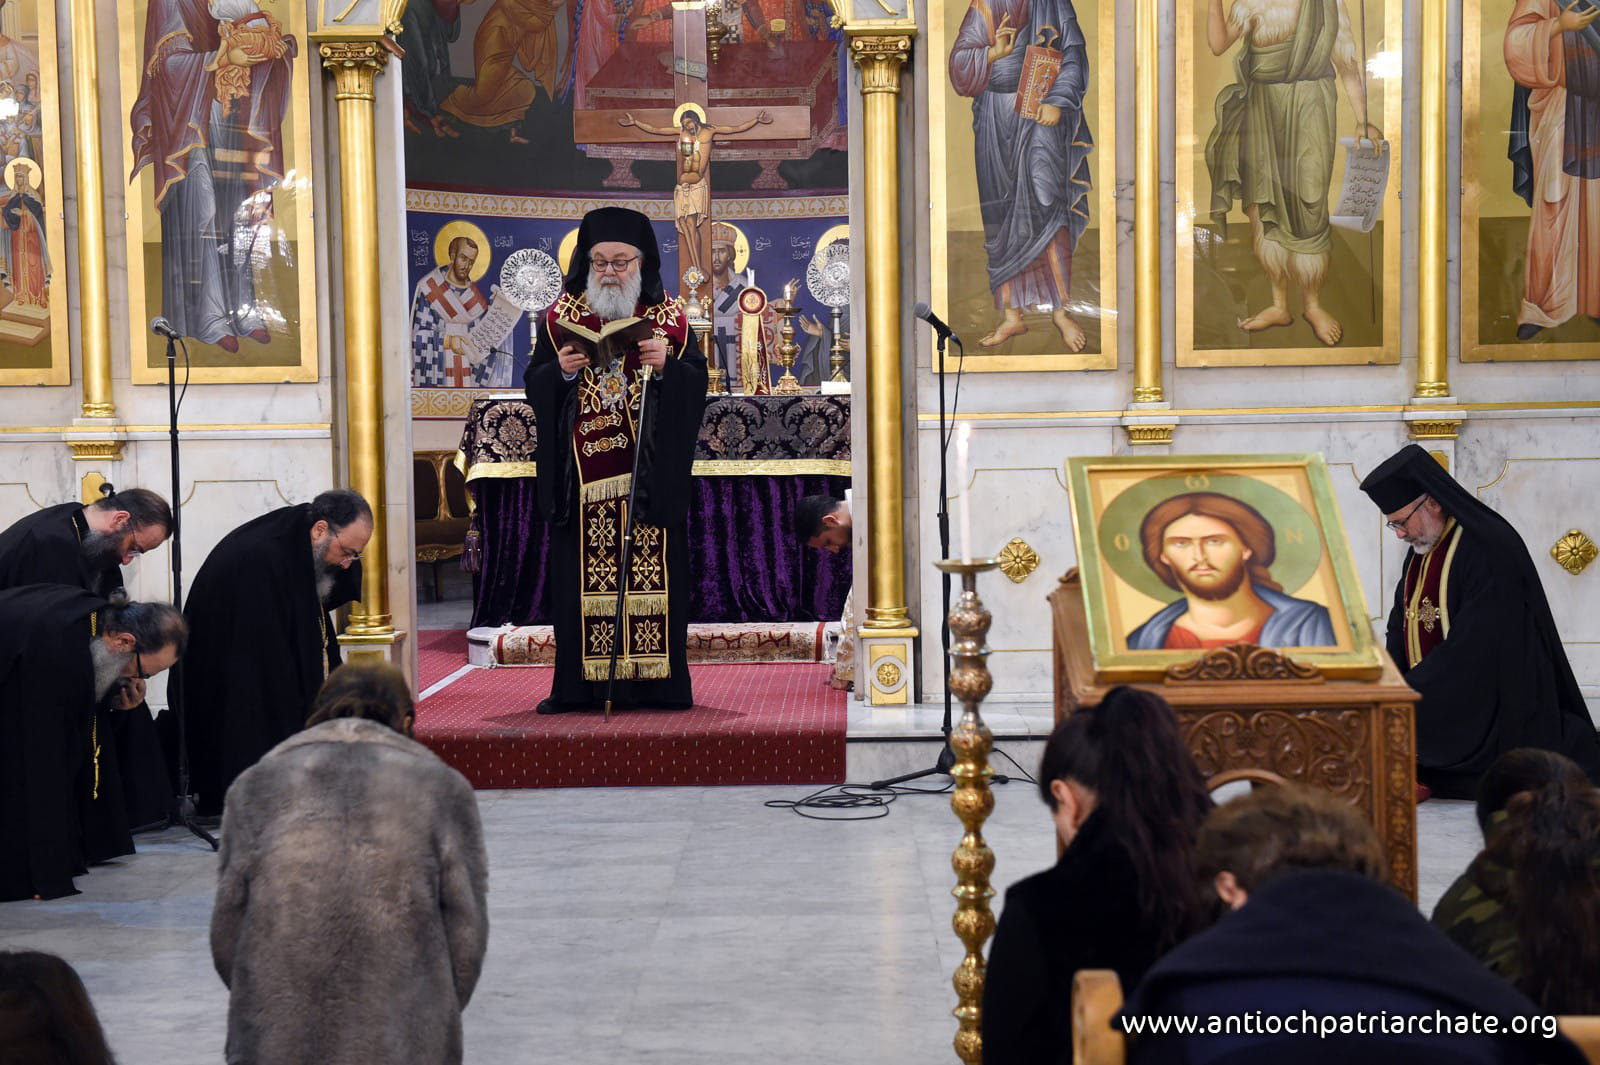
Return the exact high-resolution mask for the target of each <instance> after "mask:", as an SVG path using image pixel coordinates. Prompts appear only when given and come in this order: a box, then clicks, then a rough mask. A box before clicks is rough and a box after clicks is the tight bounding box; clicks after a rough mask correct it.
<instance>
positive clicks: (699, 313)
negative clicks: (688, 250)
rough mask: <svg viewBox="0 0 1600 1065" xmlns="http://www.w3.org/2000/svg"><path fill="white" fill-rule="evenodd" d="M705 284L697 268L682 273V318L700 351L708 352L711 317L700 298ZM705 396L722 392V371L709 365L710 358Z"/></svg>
mask: <svg viewBox="0 0 1600 1065" xmlns="http://www.w3.org/2000/svg"><path fill="white" fill-rule="evenodd" d="M705 283H706V275H705V271H704V270H701V269H700V268H699V267H698V266H691V267H689V269H687V270H685V271H684V272H683V288H684V291H685V292H686V293H687V295H686V296H685V297H684V301H683V313H684V317H686V318H688V319H689V328H690V329H692V330H694V335H695V338H696V339H697V340H699V341H700V351H701V352H702V353H706V352H709V351H710V350H711V349H710V348H709V347H707V344H708V343H709V340H710V337H711V327H712V324H713V323H712V321H711V315H710V314H709V313H708V311H707V307H708V302H709V301H707V300H705V299H702V298H701V292H700V290H701V288H702V287H703V286H704V285H705ZM706 362H707V364H708V365H707V369H706V394H707V395H710V394H711V393H713V392H721V391H722V371H721V370H720V369H718V368H717V367H716V366H712V365H710V363H711V358H710V356H709V355H707V357H706Z"/></svg>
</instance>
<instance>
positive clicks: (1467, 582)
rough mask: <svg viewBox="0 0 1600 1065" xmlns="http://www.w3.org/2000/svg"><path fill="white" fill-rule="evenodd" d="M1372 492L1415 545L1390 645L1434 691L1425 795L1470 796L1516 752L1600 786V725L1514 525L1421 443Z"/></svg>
mask: <svg viewBox="0 0 1600 1065" xmlns="http://www.w3.org/2000/svg"><path fill="white" fill-rule="evenodd" d="M1361 490H1362V491H1363V492H1365V493H1367V495H1368V496H1369V497H1370V498H1371V499H1372V501H1373V502H1374V503H1376V504H1377V506H1378V509H1379V510H1381V511H1383V516H1384V518H1385V524H1386V525H1387V526H1388V527H1389V528H1390V529H1392V530H1393V531H1394V534H1395V535H1396V536H1398V537H1399V538H1400V539H1401V540H1403V541H1404V542H1405V543H1407V544H1409V545H1410V547H1411V551H1410V553H1409V554H1408V555H1406V564H1405V568H1404V570H1403V571H1402V572H1401V575H1400V580H1399V582H1398V583H1397V584H1396V585H1395V590H1394V607H1393V608H1392V609H1391V610H1390V611H1389V629H1388V647H1389V654H1390V656H1392V657H1393V658H1394V662H1395V665H1397V666H1399V667H1400V671H1401V673H1403V674H1404V675H1405V679H1406V683H1407V684H1409V685H1411V687H1413V688H1415V689H1416V690H1417V691H1419V692H1421V693H1422V699H1421V700H1420V701H1419V702H1418V703H1417V763H1418V769H1417V779H1418V780H1419V781H1420V782H1421V785H1422V786H1423V788H1426V789H1431V792H1432V793H1433V794H1436V795H1438V796H1439V797H1441V798H1450V799H1470V798H1472V797H1473V795H1474V794H1475V792H1476V790H1477V785H1478V779H1479V778H1480V777H1481V776H1482V775H1483V773H1484V771H1485V770H1487V769H1488V768H1489V766H1490V764H1491V763H1493V762H1494V760H1495V759H1496V758H1498V757H1499V756H1500V755H1502V754H1504V753H1505V752H1506V751H1509V750H1511V749H1512V748H1515V747H1538V748H1542V749H1543V750H1547V751H1557V752H1559V753H1561V754H1564V755H1566V756H1567V757H1568V758H1571V759H1572V760H1573V761H1574V762H1577V763H1578V765H1579V766H1581V767H1582V768H1583V770H1584V771H1585V772H1586V773H1588V774H1589V778H1590V779H1591V780H1596V781H1600V742H1596V739H1595V729H1594V722H1593V720H1592V719H1591V718H1590V716H1589V710H1588V708H1587V707H1586V706H1585V705H1584V701H1583V695H1582V693H1581V692H1579V690H1578V681H1577V679H1576V678H1575V677H1574V676H1573V675H1572V666H1571V665H1570V664H1568V662H1567V655H1566V652H1565V651H1564V650H1563V649H1562V647H1561V634H1560V633H1558V632H1557V631H1556V622H1555V618H1554V617H1553V616H1552V615H1551V613H1550V604H1549V602H1548V601H1547V600H1546V599H1545V595H1544V586H1543V585H1542V584H1540V583H1539V573H1538V571H1537V570H1536V569H1534V566H1533V558H1532V557H1531V556H1530V555H1529V554H1528V548H1527V547H1526V546H1525V545H1524V544H1523V542H1522V537H1520V536H1518V535H1517V531H1516V530H1515V529H1514V528H1512V527H1511V523H1510V522H1508V521H1506V520H1505V519H1504V518H1502V517H1501V516H1500V515H1499V514H1496V513H1495V512H1494V511H1493V510H1492V509H1490V508H1489V507H1488V506H1486V505H1485V504H1483V503H1481V502H1479V501H1478V500H1477V498H1475V497H1474V496H1473V495H1472V493H1471V492H1468V491H1467V490H1466V489H1465V488H1462V487H1461V485H1459V484H1457V483H1456V480H1455V478H1453V477H1451V476H1450V474H1449V473H1447V472H1446V471H1445V469H1444V467H1442V466H1440V465H1439V463H1438V462H1436V461H1434V459H1433V457H1432V456H1431V455H1429V454H1428V453H1427V452H1426V451H1424V450H1423V449H1422V448H1420V447H1418V446H1417V445H1416V444H1408V445H1406V446H1405V447H1404V448H1402V449H1401V450H1400V451H1399V452H1397V453H1396V454H1394V455H1392V456H1390V457H1389V458H1388V459H1386V460H1384V462H1383V464H1382V465H1380V466H1379V467H1378V468H1377V469H1375V470H1373V471H1372V473H1370V474H1369V475H1368V476H1367V479H1366V480H1364V481H1362V482H1361ZM1418 794H1419V797H1422V798H1425V797H1426V795H1425V794H1423V793H1422V791H1421V790H1419V793H1418Z"/></svg>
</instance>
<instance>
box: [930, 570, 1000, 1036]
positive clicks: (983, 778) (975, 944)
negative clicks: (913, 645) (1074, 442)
mask: <svg viewBox="0 0 1600 1065" xmlns="http://www.w3.org/2000/svg"><path fill="white" fill-rule="evenodd" d="M999 564H1000V563H999V560H998V559H993V558H975V559H972V560H970V561H966V562H963V561H961V560H959V559H949V558H947V559H944V560H943V561H940V562H935V563H934V565H935V566H938V567H939V568H940V569H941V570H943V571H944V572H946V573H958V574H960V575H961V595H960V597H959V598H957V599H956V603H955V606H954V607H952V608H951V609H950V618H949V621H950V633H951V635H952V636H954V637H955V642H954V643H952V644H951V645H950V660H951V667H950V678H949V684H950V691H951V693H952V694H954V695H955V697H956V698H957V699H960V700H961V707H962V709H961V720H960V722H959V723H957V725H956V727H955V728H954V729H953V730H952V731H951V733H950V749H951V751H953V752H954V754H955V757H956V764H955V765H954V766H952V767H951V769H950V776H951V777H953V778H954V779H955V782H956V788H955V791H953V792H951V794H950V809H952V810H954V811H955V813H956V817H958V818H960V819H961V823H962V825H963V826H965V827H966V832H965V834H963V835H962V837H961V845H960V846H958V847H957V848H956V849H955V853H954V854H952V855H951V856H950V865H951V867H952V868H953V869H954V870H955V873H956V886H955V890H953V891H952V892H951V894H952V895H954V896H955V897H956V913H955V917H954V918H953V919H952V920H951V922H950V924H951V927H952V928H954V929H955V932H956V935H957V936H959V937H960V938H961V942H962V943H964V944H965V945H966V948H967V956H966V957H964V958H962V959H961V964H960V965H958V966H956V971H955V975H954V976H953V977H952V978H951V983H952V984H954V985H955V989H956V999H957V1001H958V1005H957V1006H956V1008H955V1010H954V1011H953V1012H954V1013H955V1017H956V1020H957V1021H958V1022H959V1026H958V1027H957V1029H956V1037H955V1043H954V1045H955V1051H956V1056H957V1057H959V1058H960V1059H961V1060H962V1061H964V1062H966V1065H981V1062H982V1061H983V1029H982V1025H981V1021H982V1011H983V980H984V962H983V945H984V943H986V942H988V940H989V937H990V936H992V935H994V911H993V910H991V909H990V908H989V900H990V899H992V898H993V897H994V888H992V887H990V886H989V876H990V874H992V873H993V872H994V852H993V851H991V850H990V849H989V845H988V844H987V843H985V842H984V841H983V823H984V822H985V821H987V820H988V819H989V815H990V814H991V813H993V812H994V793H993V792H992V791H990V790H989V778H990V777H991V776H992V775H993V773H992V771H991V770H990V769H989V748H990V747H991V746H992V745H993V743H994V736H993V734H991V733H990V732H989V726H988V725H985V724H984V723H983V717H982V716H981V715H980V714H979V713H978V704H979V703H981V702H983V697H984V696H986V695H988V694H989V689H990V687H991V686H992V685H993V680H992V679H991V678H990V676H989V667H988V665H987V663H986V662H985V660H986V659H987V658H988V657H989V648H987V647H986V646H984V637H986V636H987V635H988V634H989V621H990V616H989V611H987V610H985V609H984V606H983V602H982V601H981V600H980V599H979V598H978V589H977V583H978V574H980V573H982V572H984V571H985V570H991V569H994V568H995V567H996V566H998V565H999Z"/></svg>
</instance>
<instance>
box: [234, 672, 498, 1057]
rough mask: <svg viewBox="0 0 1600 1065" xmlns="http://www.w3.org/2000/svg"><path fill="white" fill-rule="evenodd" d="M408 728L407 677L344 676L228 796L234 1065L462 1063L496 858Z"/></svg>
mask: <svg viewBox="0 0 1600 1065" xmlns="http://www.w3.org/2000/svg"><path fill="white" fill-rule="evenodd" d="M413 720H414V718H413V712H412V702H411V693H410V691H409V690H408V689H407V688H406V682H405V678H404V677H403V676H402V675H401V673H400V671H399V670H397V669H395V668H394V667H393V666H390V665H387V664H384V663H367V662H357V663H350V664H347V665H343V666H340V667H339V668H338V669H336V670H334V671H333V673H332V674H331V675H330V676H329V677H328V680H327V683H325V684H323V686H322V689H321V691H319V692H318V693H317V697H316V700H315V702H314V704H313V707H312V714H311V717H310V720H308V721H307V722H306V726H307V727H306V729H305V731H303V732H300V733H297V734H296V735H294V736H292V737H290V738H289V739H287V740H285V741H283V742H282V743H280V744H278V746H276V747H274V748H273V749H272V750H271V751H269V752H268V753H267V754H266V756H265V757H263V758H262V759H261V760H260V761H259V762H257V763H256V764H255V765H254V766H252V767H251V768H249V769H247V770H245V771H244V772H243V773H241V774H240V775H239V778H238V779H237V780H236V781H234V783H233V787H231V788H230V789H229V790H228V795H227V803H226V805H225V807H224V812H223V818H222V851H221V855H220V867H219V869H218V874H217V898H216V906H215V908H214V910H213V911H212V918H211V955H212V960H213V961H214V962H215V964H216V968H217V973H218V975H220V976H221V977H222V982H223V983H224V984H226V985H228V988H229V991H230V995H229V999H228V1038H227V1060H228V1061H234V1062H339V1063H341V1065H453V1063H459V1062H460V1061H461V1052H462V1047H461V1010H462V1008H463V1007H465V1006H466V1004H467V1000H468V999H469V998H471V996H472V989H473V987H474V986H476V984H477V982H478V974H479V972H480V971H481V970H482V967H483V952H484V947H485V945H486V944H487V942H488V934H489V920H488V911H487V909H486V900H485V893H486V891H487V882H488V863H487V859H486V857H485V855H484V848H483V828H482V826H481V824H480V823H479V820H478V805H477V800H476V798H475V797H474V796H473V793H472V787H471V785H469V784H468V783H467V781H466V778H465V777H463V776H462V775H461V774H460V773H458V772H456V771H455V770H454V769H451V768H450V767H449V766H447V765H445V764H444V763H443V762H442V761H440V760H439V758H438V757H437V756H436V755H434V753H433V752H432V751H429V750H428V749H427V748H426V747H424V746H422V745H421V744H419V743H417V742H416V741H415V740H413V739H411V727H412V723H413Z"/></svg>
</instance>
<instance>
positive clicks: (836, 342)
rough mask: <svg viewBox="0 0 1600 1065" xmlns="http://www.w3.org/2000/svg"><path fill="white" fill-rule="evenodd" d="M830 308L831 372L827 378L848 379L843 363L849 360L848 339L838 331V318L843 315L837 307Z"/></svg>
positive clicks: (829, 356)
mask: <svg viewBox="0 0 1600 1065" xmlns="http://www.w3.org/2000/svg"><path fill="white" fill-rule="evenodd" d="M831 310H832V311H833V347H831V348H829V349H828V366H829V367H831V368H832V370H833V373H831V374H830V375H828V380H830V381H848V380H850V378H849V376H848V375H847V374H846V373H845V365H846V364H847V363H849V361H850V341H849V340H847V339H845V336H844V334H843V333H841V332H840V331H839V326H840V324H841V322H840V319H841V318H842V317H843V315H841V314H840V313H839V308H837V307H834V308H831Z"/></svg>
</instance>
